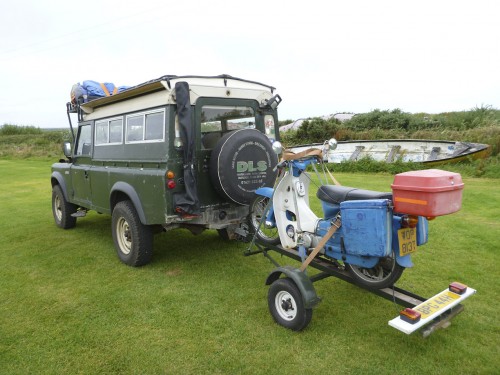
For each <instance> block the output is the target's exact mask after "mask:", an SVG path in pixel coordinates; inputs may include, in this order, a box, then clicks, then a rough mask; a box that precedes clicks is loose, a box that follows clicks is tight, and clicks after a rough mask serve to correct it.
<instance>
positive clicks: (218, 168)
mask: <svg viewBox="0 0 500 375" xmlns="http://www.w3.org/2000/svg"><path fill="white" fill-rule="evenodd" d="M277 163H278V157H277V156H276V154H275V153H274V152H273V149H272V145H271V142H270V140H269V138H267V137H266V136H265V135H264V134H262V133H261V132H260V131H258V130H255V129H241V130H236V131H234V132H231V133H227V134H225V135H224V136H223V137H222V138H221V139H220V140H219V142H218V143H217V145H216V146H215V148H214V150H213V151H212V156H211V158H210V178H211V179H212V184H213V186H214V187H215V189H216V190H217V192H218V193H219V194H220V195H222V196H223V197H227V198H229V199H230V200H232V201H233V202H235V203H238V204H249V203H250V202H251V201H252V199H253V198H254V197H255V190H256V189H258V188H260V187H262V186H273V185H274V181H275V179H276V172H275V171H273V168H274V167H275V165H276V164H277Z"/></svg>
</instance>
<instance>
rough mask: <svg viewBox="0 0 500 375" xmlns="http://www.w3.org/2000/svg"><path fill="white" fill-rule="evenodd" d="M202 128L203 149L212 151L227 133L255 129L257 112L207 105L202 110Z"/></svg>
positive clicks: (246, 108)
mask: <svg viewBox="0 0 500 375" xmlns="http://www.w3.org/2000/svg"><path fill="white" fill-rule="evenodd" d="M200 128H201V136H202V138H201V143H202V146H203V148H205V149H212V148H214V147H215V144H216V143H217V141H218V140H219V139H220V138H221V137H222V134H223V133H225V132H228V131H231V130H239V129H254V128H255V112H254V110H253V108H251V107H242V106H216V105H206V106H203V107H202V110H201V124H200Z"/></svg>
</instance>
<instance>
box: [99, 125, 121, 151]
mask: <svg viewBox="0 0 500 375" xmlns="http://www.w3.org/2000/svg"><path fill="white" fill-rule="evenodd" d="M122 134H123V120H122V119H121V118H120V119H109V120H102V121H96V123H95V145H96V146H102V145H108V144H118V143H122Z"/></svg>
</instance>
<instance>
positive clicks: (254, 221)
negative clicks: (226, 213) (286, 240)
mask: <svg viewBox="0 0 500 375" xmlns="http://www.w3.org/2000/svg"><path fill="white" fill-rule="evenodd" d="M268 203H269V198H267V197H263V196H261V195H257V196H256V197H255V198H254V200H253V202H252V203H251V204H250V216H249V220H248V221H249V222H250V225H251V230H252V231H253V232H254V233H256V236H257V238H258V239H259V240H260V241H261V242H264V243H265V244H268V245H278V244H279V243H280V237H279V233H278V228H277V227H276V226H273V227H268V226H266V223H265V219H264V222H263V223H262V224H261V220H262V218H263V216H264V215H265V214H266V207H267V204H268ZM259 225H260V228H259ZM257 229H259V230H257Z"/></svg>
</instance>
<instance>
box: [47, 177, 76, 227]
mask: <svg viewBox="0 0 500 375" xmlns="http://www.w3.org/2000/svg"><path fill="white" fill-rule="evenodd" d="M77 209H78V207H77V206H76V205H74V204H72V203H69V202H68V201H67V200H66V198H64V194H63V191H62V189H61V187H60V186H59V185H54V186H53V187H52V214H53V215H54V221H55V222H56V225H57V226H58V227H59V228H63V229H70V228H74V227H75V225H76V217H73V216H71V214H73V213H75V212H76V210H77Z"/></svg>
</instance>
